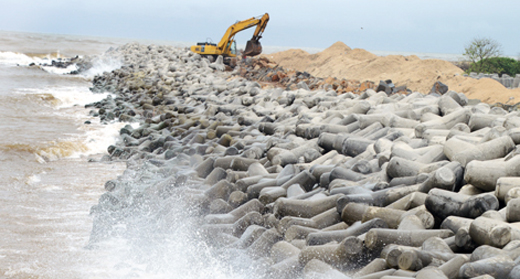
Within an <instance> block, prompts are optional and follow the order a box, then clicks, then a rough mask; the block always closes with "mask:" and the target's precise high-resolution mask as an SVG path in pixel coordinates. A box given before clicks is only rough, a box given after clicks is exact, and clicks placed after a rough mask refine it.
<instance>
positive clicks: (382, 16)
mask: <svg viewBox="0 0 520 279" xmlns="http://www.w3.org/2000/svg"><path fill="white" fill-rule="evenodd" d="M1 6H2V11H3V12H2V16H1V17H0V30H6V31H27V32H41V33H58V34H75V35H89V36H103V37H122V38H141V39H154V40H168V41H185V42H198V41H206V38H208V37H209V38H211V39H212V40H213V41H214V42H218V41H219V40H220V38H221V36H222V35H223V33H224V31H225V30H226V29H227V28H228V27H229V26H230V25H231V24H233V23H235V22H236V21H237V20H244V19H247V18H250V17H252V16H258V15H262V14H263V13H265V12H268V13H269V15H270V18H271V19H270V21H269V23H268V25H267V28H266V30H265V33H264V38H263V39H262V44H263V45H265V46H294V47H316V48H326V47H328V46H330V45H331V44H333V43H335V42H337V41H342V42H344V43H345V44H347V45H348V46H350V47H352V48H364V49H367V50H381V51H405V52H432V53H454V54H458V53H462V52H463V50H464V46H465V44H467V43H468V42H469V41H471V39H473V38H475V37H489V38H492V39H494V40H496V41H497V42H499V43H500V44H501V45H502V49H503V52H504V54H505V55H514V56H518V55H519V54H520V36H519V35H518V30H517V29H518V26H520V16H519V14H520V1H514V0H511V1H502V0H498V1H493V2H491V1H481V0H473V1H469V0H468V1H454V0H441V1H423V0H413V1H412V0H397V1H388V0H380V1H375V0H374V1H371V0H366V1H363V0H357V1H327V0H322V1H308V0H300V1H293V0H277V1H274V0H256V1H248V0H243V1H231V0H214V1H207V0H204V1H197V0H147V1H137V0H88V1H87V0H81V1H76V0H2V5H1ZM252 30H253V29H251V30H246V31H244V32H242V33H239V34H238V35H237V36H236V39H237V42H238V43H239V44H245V42H246V41H247V40H248V39H249V38H250V36H251V35H252V32H253V31H252Z"/></svg>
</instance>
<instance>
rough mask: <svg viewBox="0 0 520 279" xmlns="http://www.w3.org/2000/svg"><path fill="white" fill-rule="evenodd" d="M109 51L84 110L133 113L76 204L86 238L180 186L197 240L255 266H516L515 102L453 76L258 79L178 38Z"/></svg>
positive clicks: (452, 271) (431, 272) (175, 198)
mask: <svg viewBox="0 0 520 279" xmlns="http://www.w3.org/2000/svg"><path fill="white" fill-rule="evenodd" d="M116 51H117V52H119V53H120V55H121V57H122V59H123V60H124V64H125V66H123V67H122V68H121V69H118V70H115V71H112V72H110V73H105V74H103V75H102V76H98V77H96V78H95V79H94V81H93V87H92V90H93V91H97V92H99V91H109V92H112V93H114V94H115V96H116V97H114V98H107V99H105V100H103V101H100V102H98V103H94V104H91V105H90V107H92V108H93V109H92V111H91V113H92V114H93V115H98V116H100V118H101V119H103V120H104V121H109V120H112V119H119V120H120V121H128V122H138V123H139V126H138V127H136V126H132V125H127V126H125V127H124V128H123V129H121V131H120V134H121V137H120V141H119V142H118V143H117V144H114V145H112V146H110V147H109V148H108V153H109V155H106V156H105V157H104V160H126V161H127V165H128V169H127V170H126V171H125V173H124V174H123V175H122V176H120V177H119V178H118V179H115V180H112V181H108V182H107V183H106V185H105V188H106V190H107V192H106V193H105V194H103V195H102V196H101V198H100V200H99V204H98V205H96V206H94V207H93V208H92V214H93V215H94V226H93V230H92V234H91V244H92V245H94V244H95V243H96V242H99V241H100V240H103V239H106V238H108V237H110V236H113V235H116V234H123V235H124V234H125V230H124V229H123V230H122V229H121V228H127V229H126V230H130V228H133V227H135V226H133V225H132V224H130V223H131V222H139V221H132V220H134V219H135V218H134V219H131V218H130V216H134V217H135V216H136V214H137V215H139V214H140V216H143V218H150V217H149V216H153V217H154V218H156V219H158V220H162V221H161V222H167V221H165V220H168V218H173V217H172V216H171V215H172V214H173V213H172V211H171V207H172V204H173V203H180V202H182V203H183V204H185V206H186V208H187V209H189V210H190V212H191V213H192V214H195V215H201V216H203V223H202V224H201V225H200V227H199V228H198V230H199V233H200V234H201V235H205V236H207V241H208V243H209V244H211V245H214V246H217V247H227V248H230V249H231V248H233V249H241V250H243V251H245V252H246V253H247V254H249V255H250V257H252V258H254V259H257V260H258V261H263V262H264V263H265V266H266V267H267V270H266V272H267V274H268V275H269V276H270V277H271V278H300V277H305V278H329V277H330V278H520V265H519V261H520V257H519V256H520V223H519V222H520V156H517V154H518V153H519V151H518V148H517V145H518V144H519V143H520V114H519V113H517V112H508V111H506V110H504V109H502V108H499V107H491V106H490V105H488V104H485V103H477V104H471V105H470V104H468V99H467V98H466V96H465V95H464V94H461V93H457V92H454V91H447V92H446V93H444V94H442V95H440V94H429V95H424V94H421V93H419V92H414V93H409V94H399V93H398V94H391V95H389V94H387V93H386V92H383V91H379V92H376V91H375V90H373V89H366V90H364V91H363V92H362V93H360V94H354V93H352V92H347V93H344V94H338V92H337V91H335V90H333V89H332V88H328V87H327V88H325V87H323V88H322V89H318V90H309V89H310V88H313V86H308V88H305V87H303V86H301V87H300V88H296V89H291V90H289V89H288V88H286V89H284V88H280V87H265V88H262V85H261V83H260V82H257V81H253V80H247V79H245V78H244V77H243V76H244V74H243V71H244V68H243V67H237V68H235V69H234V70H233V71H232V72H226V71H224V69H225V67H224V65H223V63H222V59H221V58H219V59H217V61H215V62H213V63H211V62H209V60H207V59H206V58H203V57H201V56H200V55H197V54H193V53H190V52H189V51H188V50H186V49H175V48H171V47H164V46H153V45H152V46H143V45H139V44H129V45H125V46H123V47H121V48H119V49H117V50H116ZM274 68H276V67H274ZM253 70H254V69H253ZM257 70H258V71H259V70H261V69H260V68H257ZM247 71H251V70H247ZM255 74H258V73H249V72H247V73H246V74H245V75H246V76H248V77H252V76H254V75H255ZM281 79H283V78H281ZM297 84H298V83H297ZM311 84H312V82H311ZM318 88H320V87H318ZM121 224H124V225H125V226H121ZM273 276H274V277H273Z"/></svg>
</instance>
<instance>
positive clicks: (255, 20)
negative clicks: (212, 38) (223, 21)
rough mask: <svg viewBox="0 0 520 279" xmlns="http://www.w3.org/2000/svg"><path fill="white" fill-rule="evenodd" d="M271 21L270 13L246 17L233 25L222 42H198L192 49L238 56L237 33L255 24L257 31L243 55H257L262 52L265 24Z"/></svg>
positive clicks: (212, 54)
mask: <svg viewBox="0 0 520 279" xmlns="http://www.w3.org/2000/svg"><path fill="white" fill-rule="evenodd" d="M268 21H269V14H267V13H265V14H264V15H263V16H261V17H260V16H259V17H252V18H250V19H246V20H243V21H238V22H237V23H235V24H233V25H231V26H230V27H229V28H228V29H227V31H226V33H225V34H224V36H223V37H222V39H221V40H220V42H219V43H218V44H214V43H209V42H204V43H197V45H195V46H191V48H190V49H191V51H193V52H195V53H198V54H200V55H204V56H213V57H217V56H219V55H222V56H223V57H225V58H227V57H236V56H237V50H236V43H235V40H234V38H235V34H236V33H238V32H240V31H243V30H246V29H249V28H251V27H253V26H256V30H255V33H254V34H253V37H252V38H251V40H249V41H247V44H246V49H245V50H244V53H243V55H245V56H255V55H258V54H260V53H262V45H261V44H260V41H259V40H260V38H262V33H263V32H264V30H265V26H266V25H267V22H268Z"/></svg>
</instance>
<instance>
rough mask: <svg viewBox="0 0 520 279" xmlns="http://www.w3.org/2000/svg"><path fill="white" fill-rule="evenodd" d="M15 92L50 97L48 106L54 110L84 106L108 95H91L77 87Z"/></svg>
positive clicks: (89, 92) (29, 89) (18, 90)
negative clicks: (51, 98)
mask: <svg viewBox="0 0 520 279" xmlns="http://www.w3.org/2000/svg"><path fill="white" fill-rule="evenodd" d="M15 92H17V93H19V94H24V95H27V94H32V95H44V94H45V95H52V97H53V98H54V100H52V101H51V102H49V106H51V107H53V108H55V109H63V108H69V107H73V106H75V105H79V106H84V105H86V104H89V103H93V102H98V101H101V100H103V99H105V98H106V97H107V96H108V95H109V94H110V93H108V92H106V93H93V92H92V91H90V90H89V89H88V88H87V87H77V86H59V87H44V88H20V89H17V90H16V91H15Z"/></svg>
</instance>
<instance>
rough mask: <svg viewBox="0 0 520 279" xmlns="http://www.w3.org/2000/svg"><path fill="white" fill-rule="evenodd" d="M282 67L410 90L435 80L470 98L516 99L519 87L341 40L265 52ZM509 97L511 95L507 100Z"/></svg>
mask: <svg viewBox="0 0 520 279" xmlns="http://www.w3.org/2000/svg"><path fill="white" fill-rule="evenodd" d="M266 57H267V58H269V59H271V60H274V61H275V62H276V63H278V64H279V65H281V66H283V67H284V68H289V69H294V70H298V71H306V72H308V73H310V74H312V75H314V76H318V77H329V76H332V77H337V78H340V79H341V78H345V79H356V80H360V81H365V80H370V81H373V82H376V83H377V82H379V80H386V79H391V80H392V81H393V82H394V84H396V85H397V86H400V85H406V86H407V87H408V88H409V89H411V90H412V91H418V92H422V93H428V92H430V90H431V88H432V86H433V84H434V83H435V82H436V81H441V82H443V83H445V84H447V85H448V87H449V88H450V89H451V90H455V91H457V92H463V93H465V94H466V95H467V96H468V98H470V99H480V100H482V101H483V102H487V103H495V102H503V103H505V102H507V101H510V103H516V102H520V89H518V88H517V89H507V88H505V87H504V86H502V84H500V83H499V82H497V81H494V80H492V79H481V80H476V79H472V78H467V77H463V76H462V74H463V71H462V70H461V69H460V68H458V67H457V66H455V65H453V64H452V63H450V62H447V61H444V60H438V59H425V60H421V59H420V58H418V57H417V56H415V55H411V56H402V55H389V56H384V57H380V56H376V55H375V54H372V53H370V52H368V51H366V50H363V49H351V48H350V47H348V46H347V45H346V44H344V43H342V42H336V43H334V44H333V45H332V46H330V47H329V48H327V49H325V50H324V51H322V52H319V53H316V54H309V53H307V52H306V51H303V50H301V49H290V50H286V51H282V52H277V53H273V54H268V55H266ZM511 97H513V98H515V99H513V100H509V99H510V98H511Z"/></svg>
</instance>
